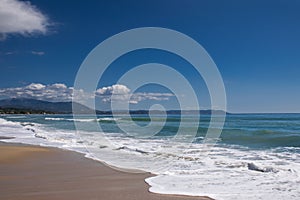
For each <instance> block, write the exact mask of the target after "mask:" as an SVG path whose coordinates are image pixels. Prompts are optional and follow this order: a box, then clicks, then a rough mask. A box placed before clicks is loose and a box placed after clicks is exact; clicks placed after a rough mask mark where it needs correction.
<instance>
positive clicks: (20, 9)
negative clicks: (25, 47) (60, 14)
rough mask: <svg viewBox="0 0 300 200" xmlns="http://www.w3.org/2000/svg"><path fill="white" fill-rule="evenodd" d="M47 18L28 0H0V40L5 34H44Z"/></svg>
mask: <svg viewBox="0 0 300 200" xmlns="http://www.w3.org/2000/svg"><path fill="white" fill-rule="evenodd" d="M49 25H50V23H49V20H48V18H47V17H46V16H45V15H44V14H43V13H42V12H41V11H40V10H38V9H37V8H36V7H35V6H34V5H32V4H31V3H30V2H29V1H19V0H0V40H2V41H3V40H5V39H6V36H7V34H16V33H17V34H22V35H25V36H26V35H32V34H34V33H41V34H46V33H47V31H48V27H49Z"/></svg>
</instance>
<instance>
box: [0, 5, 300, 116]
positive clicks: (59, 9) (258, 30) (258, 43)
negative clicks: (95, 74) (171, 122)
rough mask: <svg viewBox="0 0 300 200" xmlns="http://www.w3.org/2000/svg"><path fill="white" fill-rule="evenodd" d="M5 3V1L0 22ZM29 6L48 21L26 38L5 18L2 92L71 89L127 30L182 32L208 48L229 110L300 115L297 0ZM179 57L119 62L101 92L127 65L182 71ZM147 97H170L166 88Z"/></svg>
mask: <svg viewBox="0 0 300 200" xmlns="http://www.w3.org/2000/svg"><path fill="white" fill-rule="evenodd" d="M5 1H6V0H1V1H0V15H1V12H3V10H2V11H1V4H2V6H3V5H4V4H6V3H4V2H5ZM13 2H15V3H18V1H13ZM30 2H31V6H35V11H36V12H39V13H40V14H42V15H43V16H45V19H44V20H45V21H43V23H39V21H37V26H35V27H34V26H32V27H31V28H32V29H31V30H26V31H25V32H24V30H23V29H22V27H21V25H22V24H24V23H29V22H28V21H25V22H22V23H21V22H20V25H18V24H17V23H16V24H15V26H16V27H12V28H11V27H9V28H10V29H9V30H8V26H3V25H1V23H2V24H3V23H4V20H5V19H4V18H3V17H2V20H0V34H1V37H0V39H1V41H0V72H1V82H0V88H2V90H3V89H5V88H24V87H26V86H27V85H29V84H31V83H40V84H43V85H45V86H47V87H50V86H51V85H53V84H56V83H62V84H65V85H66V86H67V88H69V87H72V86H73V83H74V79H75V76H76V73H77V70H78V69H79V67H80V65H81V63H82V61H83V60H84V58H85V57H86V56H87V54H88V53H89V52H90V51H91V50H92V49H93V48H94V47H95V46H96V45H98V44H99V43H100V42H102V41H103V40H105V39H107V38H108V37H110V36H112V35H114V34H117V33H119V32H122V31H125V30H128V29H132V28H138V27H148V26H154V27H164V28H169V29H174V30H176V31H180V32H182V33H184V34H186V35H188V36H190V37H192V38H193V39H195V40H196V41H197V42H199V43H200V44H201V45H202V46H203V47H204V48H205V49H206V51H207V52H208V53H209V54H210V56H211V57H212V58H213V60H214V61H215V63H216V65H217V66H218V68H219V71H220V73H221V75H222V77H223V80H224V84H225V88H226V92H227V104H228V111H230V112H300V104H299V102H300V78H299V75H300V12H299V10H300V2H299V1H297V0H289V1H283V0H281V1H278V0H275V1H240V0H237V1H214V0H209V1H202V0H199V1H176V0H173V1H92V0H91V1H58V0H52V1H46V0H36V1H35V0H32V1H30ZM14 8H15V7H14ZM6 11H9V9H6ZM11 12H13V10H11ZM40 17H41V16H40ZM28 20H29V21H30V20H37V19H34V18H33V19H31V18H29V19H28ZM42 20H43V19H42ZM29 24H31V23H29ZM18 26H19V27H18ZM27 27H30V26H27ZM171 57H172V59H171ZM173 57H174V56H173V55H167V54H166V53H165V52H158V51H149V52H147V51H144V52H136V54H135V55H128V58H127V59H126V58H120V60H117V61H116V63H115V64H114V65H115V70H111V71H108V72H107V74H106V76H105V78H104V79H103V82H102V83H100V84H99V88H101V87H104V86H111V85H113V84H114V81H115V79H116V77H117V76H118V75H116V74H118V73H119V74H121V72H122V70H124V69H122V70H118V66H120V65H122V66H124V65H127V68H125V69H127V70H128V69H129V68H130V66H131V65H134V64H140V63H143V62H149V61H157V62H165V63H166V64H169V65H173V66H174V67H175V68H176V66H177V65H179V64H184V63H182V62H181V61H180V60H178V59H176V58H173ZM168 58H170V59H168ZM169 60H170V61H169ZM168 61H169V63H168ZM118 63H119V65H118ZM112 67H114V66H112ZM186 69H187V70H186V71H185V72H184V73H185V74H186V76H187V78H188V79H189V80H191V82H197V81H199V80H198V79H201V78H199V77H197V76H194V75H193V71H192V70H189V69H188V68H186ZM125 71H126V70H125ZM200 82H201V81H200ZM56 86H57V87H58V88H60V89H61V87H60V86H59V85H54V86H53V87H52V88H55V87H56ZM50 88H51V87H50ZM141 90H142V89H141ZM147 90H148V91H147ZM145 91H146V92H156V93H168V92H169V91H168V90H166V89H163V88H161V87H152V88H151V87H149V88H148V89H147V88H145V89H144V92H145ZM201 91H202V90H201ZM200 93H201V92H200ZM201 95H202V96H203V98H204V99H205V100H204V101H203V104H204V105H203V107H206V106H208V105H209V103H208V102H207V94H206V92H205V90H204V92H203V93H202V94H199V96H201ZM2 96H3V95H2ZM2 98H3V97H2ZM144 98H146V97H145V96H144ZM160 100H161V99H158V100H156V101H155V103H157V102H160ZM161 101H162V102H163V103H164V104H169V105H170V104H174V102H175V101H174V100H173V99H172V98H169V101H170V102H169V103H166V102H168V100H161ZM145 102H147V103H151V102H152V101H151V99H147V98H146V100H145V101H143V102H142V101H141V102H140V104H139V106H138V105H136V108H139V107H142V106H145V105H146V103H145ZM152 103H153V102H152ZM175 104H176V102H175Z"/></svg>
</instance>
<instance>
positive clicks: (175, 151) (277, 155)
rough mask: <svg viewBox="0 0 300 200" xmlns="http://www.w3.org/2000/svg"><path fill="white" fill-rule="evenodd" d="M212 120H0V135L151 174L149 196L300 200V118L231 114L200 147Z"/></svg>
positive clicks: (5, 117)
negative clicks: (217, 134)
mask: <svg viewBox="0 0 300 200" xmlns="http://www.w3.org/2000/svg"><path fill="white" fill-rule="evenodd" d="M131 119H133V123H134V124H132V121H131ZM210 121H211V119H210V115H201V118H200V120H199V119H198V118H197V117H195V116H193V115H182V116H181V115H171V114H170V115H168V117H167V119H166V121H165V119H164V118H163V117H162V116H160V115H154V116H153V115H151V118H150V117H149V116H148V115H132V116H131V117H129V116H125V115H119V116H114V117H112V116H109V115H108V116H103V115H98V116H97V119H94V118H93V117H91V116H89V115H81V116H79V117H77V118H73V116H72V115H2V116H0V136H6V137H15V138H14V139H7V140H5V139H2V141H5V142H19V143H26V144H35V145H41V146H53V147H58V148H62V149H68V150H72V151H77V152H81V153H84V154H85V155H86V157H88V158H91V159H95V160H99V161H102V162H104V163H106V164H108V165H110V166H115V167H121V168H124V171H130V172H132V173H139V172H140V170H142V171H147V172H151V173H153V174H155V176H153V177H150V178H147V179H146V180H145V181H146V182H147V183H148V184H149V185H150V191H151V192H154V193H162V194H184V195H192V196H198V195H199V196H203V195H206V196H210V197H212V198H215V199H225V200H227V199H228V200H234V199H272V200H281V199H291V200H293V199H294V200H296V199H297V200H298V199H300V186H299V185H300V114H229V115H227V116H226V121H225V125H224V128H223V130H222V134H221V136H220V138H218V140H217V142H216V144H215V145H207V144H203V139H204V138H205V134H206V131H207V129H208V127H209V123H210ZM74 122H76V125H77V126H75V123H74ZM137 126H138V127H141V130H142V131H139V130H138V129H137ZM99 127H101V129H99ZM179 127H182V128H183V129H182V130H184V133H185V134H182V135H181V136H182V137H184V136H185V135H193V133H192V132H193V131H195V130H196V134H195V135H194V136H193V140H192V141H190V142H185V140H182V141H181V140H180V139H178V138H177V139H176V140H174V139H173V138H174V137H175V136H176V134H177V133H178V130H179ZM195 128H196V129H195ZM213 128H215V129H218V128H222V127H219V126H218V124H216V125H215V126H214V127H213ZM99 130H101V131H99ZM124 130H125V131H124Z"/></svg>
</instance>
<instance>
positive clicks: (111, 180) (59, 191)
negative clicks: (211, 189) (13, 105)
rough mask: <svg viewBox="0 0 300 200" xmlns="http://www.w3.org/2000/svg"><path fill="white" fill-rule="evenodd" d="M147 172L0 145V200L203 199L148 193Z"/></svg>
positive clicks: (38, 149)
mask: <svg viewBox="0 0 300 200" xmlns="http://www.w3.org/2000/svg"><path fill="white" fill-rule="evenodd" d="M149 176H151V174H149V173H141V174H133V173H125V172H120V171H117V170H114V169H111V168H109V167H107V166H105V165H104V164H102V163H100V162H97V161H93V160H91V159H87V158H85V157H84V156H83V155H82V154H79V153H75V152H71V151H65V150H60V149H56V148H44V147H38V146H29V145H21V144H7V143H1V144H0V199H3V200H4V199H5V200H26V199H30V200H32V199H39V200H48V199H49V200H50V199H51V200H52V199H56V200H57V199H64V200H68V199H72V200H77V199H78V200H83V199H85V200H88V199H90V200H97V199H103V200H118V199H122V200H135V199H136V200H150V199H151V200H179V199H182V200H196V199H197V200H207V199H210V198H207V197H189V196H177V195H161V194H153V193H150V192H148V188H149V186H148V185H147V184H146V183H145V181H144V179H145V178H146V177H149Z"/></svg>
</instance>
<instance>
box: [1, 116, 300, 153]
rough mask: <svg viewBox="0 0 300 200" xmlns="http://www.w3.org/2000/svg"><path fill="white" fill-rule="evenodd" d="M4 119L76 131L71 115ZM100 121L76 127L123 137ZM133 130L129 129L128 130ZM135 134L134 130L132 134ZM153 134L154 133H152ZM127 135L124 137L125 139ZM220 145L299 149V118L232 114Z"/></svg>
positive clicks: (109, 120)
mask: <svg viewBox="0 0 300 200" xmlns="http://www.w3.org/2000/svg"><path fill="white" fill-rule="evenodd" d="M2 118H4V119H7V120H10V121H14V122H29V123H30V122H31V123H38V124H43V125H45V126H47V127H52V128H58V129H65V130H74V129H75V126H74V121H73V117H72V115H49V116H44V115H28V116H24V117H23V116H21V117H18V116H2ZM97 118H98V120H93V119H92V118H91V117H90V116H88V115H83V116H81V117H80V119H79V120H78V122H77V123H80V124H81V125H80V128H82V129H83V130H84V131H92V132H93V131H98V130H97V129H93V126H90V124H94V123H99V124H100V126H101V128H102V130H103V131H104V132H106V133H124V131H122V130H121V129H120V128H119V127H118V124H117V123H116V121H115V120H113V117H112V116H100V115H98V116H97ZM131 118H132V120H133V121H134V122H135V123H136V124H137V125H139V126H142V127H146V126H147V125H148V124H149V123H150V121H152V122H153V123H154V125H155V123H157V126H162V124H161V123H162V121H164V120H165V119H164V118H163V117H162V116H159V115H157V116H155V118H152V119H150V118H149V116H147V115H133V116H131ZM131 118H130V117H126V116H115V119H116V120H118V122H119V123H126V122H127V121H129V120H131ZM196 120H198V119H197V117H195V116H192V115H186V116H183V117H182V119H181V116H180V115H169V116H168V117H167V120H166V124H165V125H164V126H162V127H163V128H162V130H161V131H159V133H157V134H156V135H155V136H157V137H158V136H159V137H161V138H164V137H165V138H167V137H172V136H175V135H176V133H177V131H178V127H179V126H183V127H185V129H184V130H186V131H187V133H188V131H189V127H193V126H194V125H195V124H196ZM209 123H210V116H209V115H202V116H201V118H200V121H199V127H198V131H197V135H196V138H195V140H194V142H198V143H201V142H202V138H203V137H204V136H205V134H206V132H207V128H208V125H209ZM129 130H130V129H129ZM134 131H135V130H134V129H132V132H134ZM150 131H151V130H150ZM125 136H126V134H124V137H125ZM218 144H234V145H241V146H245V147H249V148H262V149H267V148H276V147H300V114H230V115H227V117H226V121H225V125H224V128H223V131H222V134H221V136H220V139H219V140H218Z"/></svg>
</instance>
